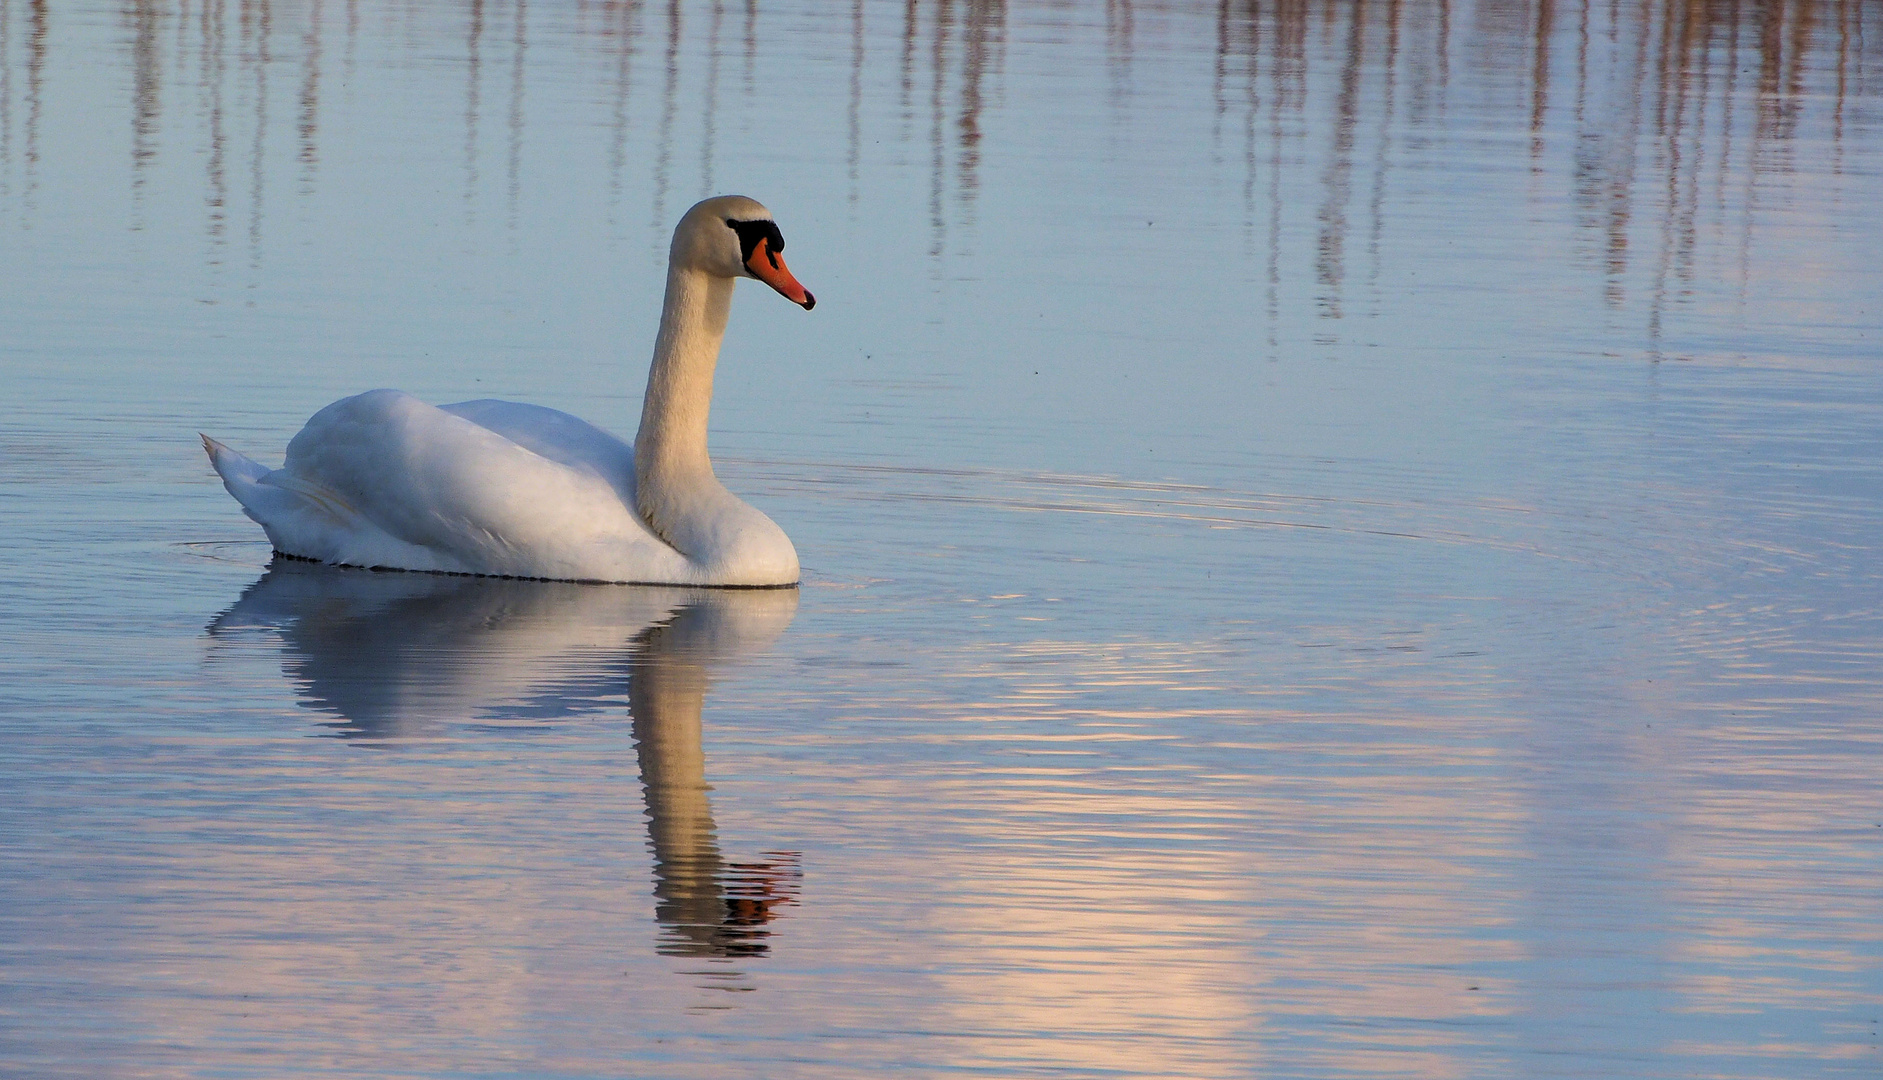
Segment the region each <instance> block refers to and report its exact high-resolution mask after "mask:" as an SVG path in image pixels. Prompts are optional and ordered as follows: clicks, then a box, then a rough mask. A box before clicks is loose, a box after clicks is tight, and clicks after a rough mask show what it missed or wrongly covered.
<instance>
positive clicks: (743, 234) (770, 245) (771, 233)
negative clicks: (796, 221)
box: [726, 218, 785, 266]
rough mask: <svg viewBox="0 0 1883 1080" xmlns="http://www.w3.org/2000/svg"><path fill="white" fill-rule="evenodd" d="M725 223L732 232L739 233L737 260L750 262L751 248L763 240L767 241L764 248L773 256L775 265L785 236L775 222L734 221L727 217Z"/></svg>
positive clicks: (783, 246)
mask: <svg viewBox="0 0 1883 1080" xmlns="http://www.w3.org/2000/svg"><path fill="white" fill-rule="evenodd" d="M726 224H727V225H728V226H730V227H731V228H732V231H733V232H736V233H738V234H739V261H740V262H741V263H750V262H751V261H752V251H753V249H755V248H757V247H758V242H759V241H760V240H765V241H768V242H767V243H766V245H765V250H766V252H768V253H769V254H770V255H772V256H773V263H772V265H774V266H776V265H777V261H776V256H778V255H779V254H780V253H782V252H783V251H784V250H785V237H784V234H783V233H781V232H779V231H778V223H777V222H775V221H765V220H760V221H734V220H731V219H730V218H729V219H727V221H726Z"/></svg>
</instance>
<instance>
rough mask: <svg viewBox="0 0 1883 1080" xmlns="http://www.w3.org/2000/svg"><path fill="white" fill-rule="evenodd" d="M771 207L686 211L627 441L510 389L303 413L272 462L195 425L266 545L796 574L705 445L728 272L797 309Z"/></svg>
mask: <svg viewBox="0 0 1883 1080" xmlns="http://www.w3.org/2000/svg"><path fill="white" fill-rule="evenodd" d="M784 246H785V242H784V237H783V236H782V235H781V234H780V233H779V231H778V226H777V224H775V223H774V222H773V220H772V215H771V211H769V210H767V209H765V208H764V207H763V206H761V205H759V204H758V203H757V202H754V201H753V200H751V199H747V198H742V197H740V196H736V195H729V196H723V197H720V198H716V199H707V200H706V201H705V202H702V203H700V204H698V205H697V206H695V207H693V208H692V209H691V210H689V211H687V213H686V216H685V217H683V218H681V219H680V224H679V225H678V226H676V227H675V229H674V233H673V246H672V248H671V249H670V252H669V256H668V264H667V297H666V302H665V304H664V305H663V306H662V308H661V313H660V334H659V336H658V337H657V338H656V339H655V341H654V360H653V364H652V366H651V368H650V369H649V371H648V374H647V396H646V398H645V400H644V401H643V403H642V406H641V430H640V434H639V435H637V436H636V437H635V440H634V445H633V446H631V447H630V446H629V445H628V444H626V443H624V442H622V441H621V440H620V439H618V438H616V437H615V436H613V435H610V434H609V433H607V432H605V431H603V430H601V429H600V428H597V427H594V426H593V425H590V424H588V423H587V422H585V421H582V420H579V419H577V418H575V417H573V416H570V415H569V414H568V413H564V412H558V411H556V410H555V409H546V408H543V407H541V406H537V405H521V404H517V403H515V402H509V401H489V400H486V401H466V402H461V403H459V404H457V405H446V406H444V407H443V408H435V407H433V406H431V405H427V404H425V403H424V402H421V401H419V400H418V399H417V398H414V397H412V396H411V395H409V394H404V393H401V392H399V391H397V390H373V391H369V392H367V393H364V394H360V395H358V396H357V397H350V398H344V399H342V400H340V401H336V402H334V403H333V404H332V405H329V406H327V407H326V408H324V409H322V410H321V411H319V412H317V413H315V414H314V417H313V419H311V420H309V421H308V422H307V426H306V427H304V428H302V429H301V433H300V434H299V435H296V436H295V437H294V439H293V441H291V442H289V443H288V453H287V461H286V463H285V464H284V465H282V467H281V468H279V469H275V470H273V471H270V470H268V469H267V468H265V467H263V466H261V465H258V464H256V463H255V462H253V461H250V460H249V459H248V458H246V457H243V456H242V455H241V454H239V453H237V452H235V451H234V450H231V449H229V448H228V447H227V446H224V445H223V444H221V443H219V442H217V441H215V440H214V439H211V438H210V437H208V436H207V435H205V436H203V448H204V449H205V450H207V451H208V452H209V460H210V462H211V463H212V464H213V465H214V466H215V468H216V472H217V473H218V474H220V475H221V477H222V482H223V486H224V487H227V488H228V489H229V494H231V495H233V496H235V499H236V501H237V502H239V503H241V504H242V509H243V511H244V512H245V513H247V514H248V516H249V517H251V518H253V519H255V520H256V521H257V522H260V523H261V527H262V529H263V530H264V531H266V532H267V534H268V539H269V540H270V541H272V542H273V543H274V546H275V550H276V551H279V552H281V553H283V554H286V555H293V556H297V557H300V558H304V559H313V560H316V561H319V562H326V563H340V564H345V565H350V566H368V567H379V568H386V569H399V570H429V571H436V572H444V573H458V574H493V575H500V576H505V577H528V578H551V579H557V580H564V581H614V582H641V583H658V584H674V585H743V586H764V585H773V586H776V585H792V584H795V583H796V582H797V580H798V553H797V550H796V549H795V548H793V547H792V546H791V541H790V539H789V538H787V537H786V536H785V534H784V530H782V529H780V528H779V527H778V526H777V525H774V524H773V523H772V521H771V519H770V518H768V517H766V516H765V515H764V514H762V513H760V512H758V511H757V510H755V509H753V508H752V507H750V506H747V505H746V504H745V503H743V502H741V501H739V499H738V497H736V496H735V495H733V494H732V492H730V491H727V490H726V489H725V487H724V486H723V485H722V484H720V482H719V480H718V478H717V477H715V476H714V475H713V466H712V462H711V461H710V460H708V458H707V454H706V417H707V411H708V410H709V409H710V408H711V406H712V397H713V368H714V365H715V364H716V363H717V362H718V359H719V344H720V341H721V340H722V339H723V338H724V337H725V333H726V318H727V315H728V314H729V313H730V310H731V305H732V286H733V283H734V281H735V280H736V279H738V278H740V277H746V276H750V277H755V278H757V279H759V280H760V281H763V282H765V283H766V284H767V285H770V286H771V287H772V288H774V289H776V290H778V292H779V293H781V294H782V295H783V296H784V297H785V298H786V299H788V300H790V301H792V302H793V303H796V304H798V305H800V306H802V307H804V308H805V309H806V310H809V309H810V308H811V306H812V305H813V304H815V303H816V301H815V299H814V298H813V297H812V296H811V294H810V293H809V292H806V291H805V289H804V286H802V285H800V284H798V281H797V279H796V278H795V277H793V276H792V275H791V271H790V270H789V269H788V268H787V267H786V266H785V263H784V260H783V259H782V258H780V257H779V255H780V253H781V252H782V251H783V250H784Z"/></svg>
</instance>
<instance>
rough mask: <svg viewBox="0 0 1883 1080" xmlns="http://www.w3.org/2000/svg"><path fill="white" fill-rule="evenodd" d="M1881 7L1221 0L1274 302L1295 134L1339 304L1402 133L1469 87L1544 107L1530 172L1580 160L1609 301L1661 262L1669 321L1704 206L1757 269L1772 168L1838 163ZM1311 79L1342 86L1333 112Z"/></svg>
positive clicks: (1336, 89) (1225, 115)
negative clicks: (1806, 157)
mask: <svg viewBox="0 0 1883 1080" xmlns="http://www.w3.org/2000/svg"><path fill="white" fill-rule="evenodd" d="M1117 2H1121V3H1126V4H1127V5H1128V0H1117ZM1875 16H1876V12H1875V10H1874V8H1873V5H1868V4H1866V3H1865V2H1864V0H1773V2H1761V0H1699V2H1691V0H1636V2H1630V3H1626V4H1624V3H1620V2H1619V0H1609V2H1600V0H1570V2H1564V0H1483V2H1480V3H1477V4H1472V5H1464V4H1455V3H1453V2H1452V0H1432V2H1428V3H1405V2H1401V0H1358V2H1354V3H1340V4H1334V3H1318V2H1309V0H1279V2H1274V0H1221V2H1220V3H1219V4H1218V5H1217V9H1216V57H1215V62H1216V69H1215V78H1214V90H1215V100H1216V116H1217V127H1216V138H1217V143H1218V148H1219V150H1220V149H1222V148H1223V147H1224V146H1226V145H1230V144H1234V145H1238V146H1239V147H1240V150H1241V154H1242V162H1241V166H1242V168H1241V174H1242V177H1243V184H1242V206H1243V211H1244V216H1245V227H1246V228H1248V229H1249V230H1250V231H1251V232H1252V233H1254V234H1260V233H1264V232H1265V233H1266V237H1267V245H1266V246H1267V250H1268V252H1269V260H1268V266H1267V278H1268V294H1267V295H1268V303H1269V305H1270V308H1271V311H1273V309H1274V307H1275V305H1276V303H1277V290H1278V285H1279V281H1280V269H1279V267H1278V264H1277V263H1278V259H1279V253H1280V251H1281V249H1282V242H1281V233H1282V227H1283V202H1284V189H1283V175H1284V173H1285V171H1286V168H1287V161H1288V159H1289V158H1290V157H1297V158H1299V157H1303V156H1304V155H1303V154H1302V153H1301V152H1300V151H1299V150H1297V149H1295V147H1296V146H1300V147H1301V148H1302V149H1303V150H1305V151H1306V153H1305V159H1306V160H1308V161H1311V162H1318V163H1319V166H1318V167H1319V170H1320V171H1319V176H1318V183H1317V185H1316V186H1317V187H1318V190H1319V202H1318V205H1317V206H1316V209H1315V215H1314V225H1315V234H1316V235H1315V246H1314V276H1315V281H1316V284H1317V286H1318V298H1319V303H1320V305H1321V308H1322V311H1323V314H1325V315H1327V316H1329V317H1334V318H1338V317H1340V315H1341V313H1342V304H1343V298H1344V297H1345V296H1347V295H1349V293H1350V291H1351V286H1352V284H1353V283H1352V282H1351V281H1350V277H1351V274H1352V266H1353V264H1354V263H1355V262H1356V261H1357V260H1356V259H1355V257H1354V249H1355V248H1356V246H1358V245H1361V244H1364V245H1365V249H1366V252H1367V256H1368V258H1367V260H1366V261H1367V265H1368V266H1370V267H1371V268H1372V270H1371V271H1370V272H1371V273H1372V274H1377V268H1378V266H1379V244H1380V235H1381V230H1382V222H1383V219H1384V216H1385V215H1384V214H1383V212H1382V201H1383V197H1384V193H1385V191H1386V185H1387V178H1388V173H1389V171H1390V168H1391V166H1392V164H1393V163H1394V161H1395V157H1394V151H1395V149H1397V148H1399V147H1403V146H1406V145H1410V144H1415V143H1417V142H1419V141H1420V140H1421V139H1427V141H1429V138H1428V136H1427V135H1426V130H1427V129H1430V128H1431V127H1433V126H1434V125H1435V124H1437V123H1439V122H1442V121H1443V120H1444V119H1445V116H1446V112H1447V106H1448V100H1449V99H1450V98H1451V97H1452V96H1453V95H1454V94H1456V93H1458V92H1459V90H1458V89H1455V87H1462V88H1467V89H1468V90H1469V91H1470V92H1471V93H1472V94H1473V96H1474V98H1475V99H1476V100H1479V101H1484V100H1486V99H1488V100H1489V101H1490V102H1491V103H1492V104H1493V105H1495V106H1499V107H1508V108H1509V109H1510V110H1512V111H1515V110H1517V109H1521V110H1523V111H1524V113H1526V114H1527V121H1528V124H1527V126H1528V132H1529V141H1528V154H1529V160H1530V168H1531V172H1532V174H1533V175H1534V176H1535V177H1536V179H1537V181H1538V183H1539V184H1540V185H1543V186H1545V190H1546V191H1547V185H1549V184H1550V183H1551V182H1552V181H1553V180H1556V179H1557V178H1559V177H1564V175H1565V173H1566V174H1567V175H1566V179H1567V191H1566V192H1564V194H1566V195H1567V197H1568V198H1570V199H1571V200H1573V205H1574V207H1575V213H1576V219H1577V225H1578V226H1579V228H1578V234H1579V235H1580V236H1581V237H1582V238H1583V241H1584V243H1585V244H1587V245H1588V249H1587V250H1586V251H1585V252H1584V254H1585V255H1586V257H1589V258H1591V259H1593V260H1595V261H1596V262H1597V263H1598V264H1599V265H1600V268H1601V270H1602V273H1603V275H1604V280H1605V288H1606V299H1607V300H1608V301H1609V302H1610V303H1611V304H1615V305H1619V304H1621V303H1623V302H1624V301H1625V300H1627V299H1628V297H1627V291H1628V280H1629V278H1630V276H1631V272H1640V273H1643V274H1644V275H1645V281H1647V282H1649V283H1651V284H1649V285H1648V286H1647V289H1648V291H1650V292H1651V293H1652V295H1651V296H1648V297H1646V299H1647V301H1648V306H1649V309H1650V313H1649V320H1650V325H1649V327H1648V330H1649V336H1650V338H1651V339H1653V340H1658V337H1659V330H1660V326H1659V321H1660V317H1661V313H1662V311H1663V308H1664V305H1665V303H1666V301H1667V300H1668V299H1669V297H1668V293H1669V291H1670V290H1675V289H1678V288H1680V287H1681V285H1682V284H1683V283H1685V282H1691V281H1692V280H1693V278H1694V275H1695V272H1696V251H1697V249H1698V247H1699V243H1698V241H1699V238H1700V236H1701V231H1702V229H1701V224H1702V222H1703V221H1704V222H1706V223H1707V224H1708V227H1709V228H1710V229H1711V231H1712V234H1713V236H1714V237H1715V238H1721V239H1723V238H1727V237H1728V236H1730V238H1731V240H1732V241H1733V243H1734V245H1735V246H1736V249H1737V250H1736V257H1737V262H1738V266H1737V278H1738V281H1739V282H1740V286H1741V288H1742V289H1743V288H1744V287H1745V282H1746V281H1747V280H1748V278H1749V267H1748V263H1749V261H1750V258H1751V256H1750V248H1751V241H1752V232H1753V219H1754V215H1755V214H1756V213H1757V212H1758V210H1759V209H1760V205H1759V199H1760V192H1761V190H1762V186H1763V182H1764V181H1766V180H1768V179H1769V178H1770V177H1772V176H1773V175H1775V174H1783V173H1790V172H1792V171H1794V169H1796V168H1798V167H1800V164H1801V163H1800V161H1799V156H1800V154H1801V153H1813V154H1816V153H1817V152H1818V151H1823V154H1822V156H1823V158H1825V159H1826V160H1824V161H1822V162H1818V161H1814V162H1812V163H1811V164H1810V165H1809V166H1808V167H1811V168H1822V169H1823V170H1824V171H1828V172H1830V173H1833V174H1838V173H1841V170H1842V163H1843V150H1844V147H1843V142H1844V133H1845V131H1846V129H1847V128H1848V127H1849V126H1850V125H1851V123H1852V110H1853V108H1854V107H1855V106H1856V103H1857V102H1858V100H1859V99H1861V98H1863V97H1865V96H1868V97H1871V98H1874V96H1875V93H1876V89H1877V88H1876V86H1875V73H1876V71H1877V62H1878V59H1879V57H1878V55H1877V53H1878V41H1879V36H1878V35H1877V33H1876V32H1875V31H1876V27H1875V26H1874V23H1875V22H1876V17H1875ZM1866 19H1867V21H1868V23H1869V24H1870V25H1866ZM1317 44H1318V47H1317ZM1330 46H1331V48H1330ZM1126 54H1127V55H1128V48H1127V50H1126ZM1330 66H1331V68H1332V70H1325V69H1327V68H1329V67H1330ZM1317 67H1319V68H1322V69H1324V70H1322V71H1320V72H1319V74H1320V75H1321V76H1322V79H1321V80H1320V81H1318V82H1317V81H1316V80H1314V79H1313V78H1312V77H1311V76H1312V75H1313V74H1314V72H1315V69H1316V68H1317ZM1311 87H1315V88H1317V89H1319V90H1320V91H1321V93H1322V94H1323V96H1326V95H1327V94H1328V93H1330V92H1331V96H1332V102H1331V106H1329V107H1328V108H1327V111H1326V112H1322V111H1319V110H1317V109H1315V108H1314V106H1313V104H1312V103H1311V101H1310V88H1311ZM1807 105H1810V106H1812V107H1813V108H1817V109H1821V110H1824V111H1826V112H1827V113H1828V115H1827V116H1824V117H1822V118H1821V119H1822V120H1823V121H1824V128H1825V130H1822V131H1820V130H1819V129H1818V128H1816V127H1815V126H1814V127H1813V128H1812V129H1811V130H1803V129H1801V128H1800V119H1801V116H1802V115H1803V113H1804V111H1805V109H1806V107H1807ZM1432 134H1433V136H1436V134H1437V133H1436V132H1434V133H1432ZM1317 143H1318V144H1319V145H1316V144H1317ZM1826 143H1827V144H1828V145H1823V144H1826ZM1291 144H1292V145H1291ZM1565 165H1566V166H1567V168H1566V169H1565V168H1564V166H1565ZM1644 231H1645V232H1647V233H1651V234H1657V235H1654V236H1653V239H1654V240H1655V241H1656V242H1654V243H1650V244H1644V243H1643V241H1644V240H1645V239H1648V237H1646V236H1644ZM1643 248H1645V249H1646V250H1642V249H1643ZM1368 284H1371V279H1369V282H1368ZM1270 322H1271V325H1273V323H1274V322H1275V320H1274V319H1273V318H1271V320H1270Z"/></svg>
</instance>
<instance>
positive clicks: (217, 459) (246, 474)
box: [196, 431, 268, 500]
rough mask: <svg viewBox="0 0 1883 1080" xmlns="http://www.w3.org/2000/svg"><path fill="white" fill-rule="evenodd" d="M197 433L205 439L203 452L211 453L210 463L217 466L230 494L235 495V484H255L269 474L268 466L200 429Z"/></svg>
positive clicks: (216, 468) (238, 497)
mask: <svg viewBox="0 0 1883 1080" xmlns="http://www.w3.org/2000/svg"><path fill="white" fill-rule="evenodd" d="M196 435H197V437H198V438H200V439H202V440H203V452H204V453H207V454H208V455H209V464H210V465H212V466H214V467H215V470H216V475H218V476H220V477H222V482H223V484H224V485H225V486H227V487H228V488H229V494H231V495H235V485H236V484H238V483H247V484H253V483H255V482H256V481H258V480H260V479H261V478H262V477H264V476H267V475H268V469H267V468H266V467H264V466H262V465H260V464H257V463H256V462H254V461H250V460H249V459H248V458H246V457H243V456H242V455H241V454H240V453H238V452H236V451H234V450H231V449H230V448H229V447H227V446H225V445H224V444H222V443H219V442H217V441H216V440H214V439H212V438H210V437H209V436H207V435H204V434H203V433H202V432H200V431H199V432H197V433H196ZM235 497H236V498H237V499H238V500H240V499H241V498H242V496H240V495H235Z"/></svg>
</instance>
